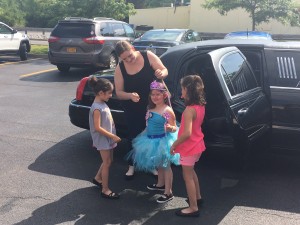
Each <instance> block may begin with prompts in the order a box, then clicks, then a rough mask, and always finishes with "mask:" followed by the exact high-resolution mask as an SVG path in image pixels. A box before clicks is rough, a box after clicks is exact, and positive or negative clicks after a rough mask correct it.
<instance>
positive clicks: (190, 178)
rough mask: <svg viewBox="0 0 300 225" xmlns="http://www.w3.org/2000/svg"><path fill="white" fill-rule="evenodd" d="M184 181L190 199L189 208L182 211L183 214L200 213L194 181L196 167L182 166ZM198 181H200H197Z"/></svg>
mask: <svg viewBox="0 0 300 225" xmlns="http://www.w3.org/2000/svg"><path fill="white" fill-rule="evenodd" d="M182 172H183V179H184V181H185V186H186V190H187V194H188V198H189V204H190V205H189V207H188V208H185V209H183V210H182V213H192V212H195V211H198V206H197V196H196V192H197V191H196V185H195V180H194V175H195V171H194V166H184V165H182ZM197 180H198V179H197Z"/></svg>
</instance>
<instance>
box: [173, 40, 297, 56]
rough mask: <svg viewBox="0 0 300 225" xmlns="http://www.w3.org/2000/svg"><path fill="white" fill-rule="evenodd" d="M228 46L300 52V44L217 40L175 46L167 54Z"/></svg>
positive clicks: (270, 41)
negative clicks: (295, 50) (296, 50)
mask: <svg viewBox="0 0 300 225" xmlns="http://www.w3.org/2000/svg"><path fill="white" fill-rule="evenodd" d="M228 46H236V47H242V46H243V47H247V46H248V47H250V46H251V47H259V48H280V49H291V48H293V49H294V48H296V49H299V50H300V42H292V41H288V42H278V41H272V40H252V39H216V40H208V41H198V42H192V43H188V44H183V45H178V46H174V47H172V48H169V49H168V51H167V53H171V52H174V51H175V52H176V51H180V52H181V51H183V52H185V51H189V50H191V49H193V48H203V49H206V48H208V49H209V48H214V49H217V48H222V47H228Z"/></svg>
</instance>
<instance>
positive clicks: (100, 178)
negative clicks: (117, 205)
mask: <svg viewBox="0 0 300 225" xmlns="http://www.w3.org/2000/svg"><path fill="white" fill-rule="evenodd" d="M100 157H101V153H100ZM102 165H103V163H101V165H100V168H99V170H98V172H97V174H96V176H95V180H96V181H98V182H99V183H102V176H101V173H102V168H103V166H102Z"/></svg>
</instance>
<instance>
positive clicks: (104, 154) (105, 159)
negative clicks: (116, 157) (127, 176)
mask: <svg viewBox="0 0 300 225" xmlns="http://www.w3.org/2000/svg"><path fill="white" fill-rule="evenodd" d="M100 154H101V158H102V165H101V167H102V169H101V177H102V193H104V194H110V193H111V190H110V189H109V188H108V177H109V168H110V165H111V163H112V160H113V150H102V151H100ZM101 167H100V168H101Z"/></svg>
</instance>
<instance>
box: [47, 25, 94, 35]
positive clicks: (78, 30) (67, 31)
mask: <svg viewBox="0 0 300 225" xmlns="http://www.w3.org/2000/svg"><path fill="white" fill-rule="evenodd" d="M51 35H52V36H55V37H60V38H86V37H91V36H94V35H95V33H94V25H93V24H82V23H80V24H76V23H61V24H58V25H57V26H56V27H55V28H54V30H53V31H52V34H51Z"/></svg>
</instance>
